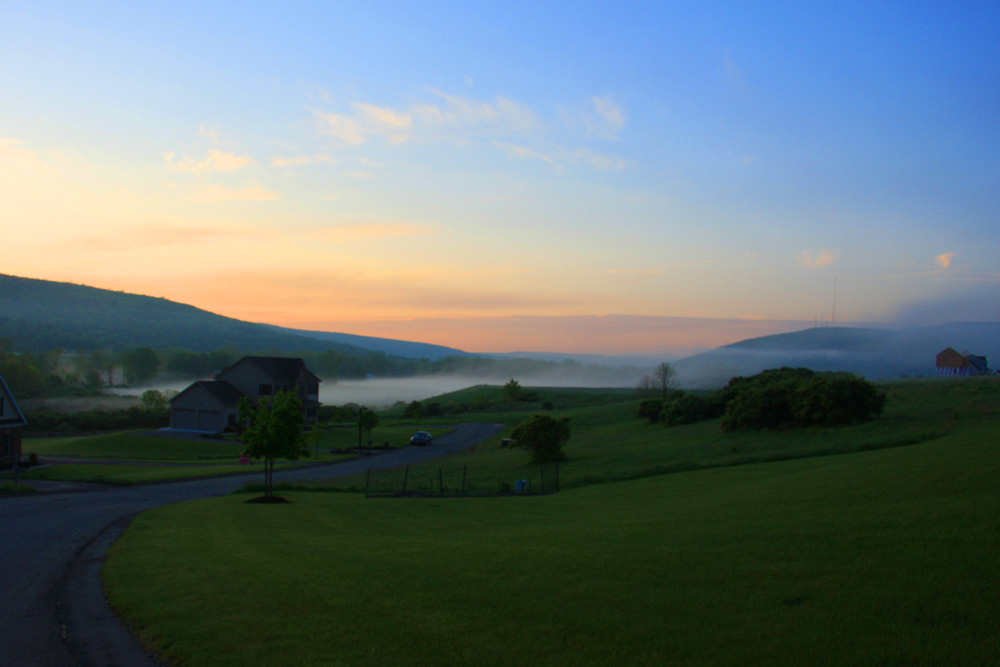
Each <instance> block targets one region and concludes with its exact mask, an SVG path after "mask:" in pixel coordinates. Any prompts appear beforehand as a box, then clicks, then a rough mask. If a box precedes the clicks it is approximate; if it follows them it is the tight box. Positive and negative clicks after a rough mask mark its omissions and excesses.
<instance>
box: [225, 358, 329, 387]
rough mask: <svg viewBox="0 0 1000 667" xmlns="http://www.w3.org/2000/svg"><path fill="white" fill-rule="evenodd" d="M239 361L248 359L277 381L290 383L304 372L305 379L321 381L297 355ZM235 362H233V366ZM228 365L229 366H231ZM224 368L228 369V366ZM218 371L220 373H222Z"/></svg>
mask: <svg viewBox="0 0 1000 667" xmlns="http://www.w3.org/2000/svg"><path fill="white" fill-rule="evenodd" d="M241 361H249V362H250V363H252V364H253V365H255V366H256V367H257V368H259V369H260V370H261V371H263V372H264V373H265V374H266V375H267V376H268V377H270V378H271V379H272V380H274V381H275V382H278V383H282V384H292V383H294V382H295V380H296V379H298V377H299V374H300V373H302V372H303V371H304V372H305V375H306V379H307V380H309V381H311V382H317V383H318V382H322V380H320V379H319V377H317V376H316V375H315V374H314V373H313V372H312V371H310V370H309V369H308V368H306V362H304V361H303V360H302V359H300V358H298V357H243V359H240V361H237V362H236V364H239V363H240V362H241ZM236 364H233V366H235V365H236ZM233 366H230V367H229V368H232V367H233ZM226 370H229V369H228V368H227V369H226ZM225 372H226V371H223V372H222V373H225ZM222 373H220V375H221V374H222Z"/></svg>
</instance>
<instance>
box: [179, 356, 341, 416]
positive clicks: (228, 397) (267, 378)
mask: <svg viewBox="0 0 1000 667" xmlns="http://www.w3.org/2000/svg"><path fill="white" fill-rule="evenodd" d="M320 382H321V380H320V379H319V378H318V377H317V376H316V375H314V374H313V373H312V372H311V371H310V370H309V369H308V368H306V364H305V362H304V361H303V360H302V359H296V358H290V357H243V358H242V359H240V360H239V361H237V362H236V363H235V364H233V365H232V366H229V367H228V368H225V369H223V370H221V371H219V373H217V374H216V376H215V379H214V380H199V381H198V382H195V383H194V384H192V385H191V386H190V387H188V388H187V389H185V390H184V391H182V392H181V393H179V394H177V395H176V396H174V397H173V398H172V399H171V400H170V427H171V428H173V429H177V430H182V431H201V432H205V433H219V432H221V431H225V430H227V429H232V428H235V427H236V423H237V421H238V419H239V404H240V399H242V398H243V397H244V396H245V397H247V398H248V399H250V403H251V404H252V405H259V404H260V401H261V399H265V398H268V397H270V396H274V395H275V394H277V393H279V392H283V391H294V392H295V393H296V394H298V396H299V398H300V399H302V407H303V413H304V417H305V420H306V423H307V424H313V423H315V422H316V415H317V409H318V408H319V405H320V403H319V383H320Z"/></svg>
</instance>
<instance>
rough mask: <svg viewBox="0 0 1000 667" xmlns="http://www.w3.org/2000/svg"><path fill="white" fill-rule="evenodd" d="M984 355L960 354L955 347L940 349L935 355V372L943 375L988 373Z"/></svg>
mask: <svg viewBox="0 0 1000 667" xmlns="http://www.w3.org/2000/svg"><path fill="white" fill-rule="evenodd" d="M989 372H990V369H989V367H988V365H987V363H986V357H979V356H976V355H974V354H961V353H959V352H958V351H957V350H955V348H953V347H949V348H945V349H944V350H941V352H939V353H938V355H937V374H938V375H944V376H954V375H958V376H967V375H988V374H989Z"/></svg>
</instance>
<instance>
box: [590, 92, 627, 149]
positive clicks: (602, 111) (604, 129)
mask: <svg viewBox="0 0 1000 667" xmlns="http://www.w3.org/2000/svg"><path fill="white" fill-rule="evenodd" d="M592 101H593V103H594V115H593V116H589V117H587V118H586V119H585V122H586V123H587V136H591V137H599V138H602V139H617V138H618V133H619V132H621V130H622V128H624V127H625V112H624V111H623V110H622V108H621V107H620V106H619V105H618V104H617V103H616V102H615V101H614V100H612V99H611V98H610V97H594V98H593V100H592Z"/></svg>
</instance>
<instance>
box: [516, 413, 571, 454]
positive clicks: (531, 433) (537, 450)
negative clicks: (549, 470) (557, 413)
mask: <svg viewBox="0 0 1000 667" xmlns="http://www.w3.org/2000/svg"><path fill="white" fill-rule="evenodd" d="M569 420H570V418H569V417H563V418H562V419H555V418H553V417H550V416H548V415H535V416H534V417H532V418H531V419H529V420H527V421H525V422H522V423H521V424H520V425H518V427H517V428H515V429H514V431H513V433H511V439H512V440H513V446H514V447H524V448H525V449H527V450H528V451H529V452H530V453H531V461H532V463H551V462H554V461H561V460H563V459H564V458H566V455H565V454H564V453H563V451H562V446H563V443H564V442H566V441H567V440H569Z"/></svg>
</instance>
